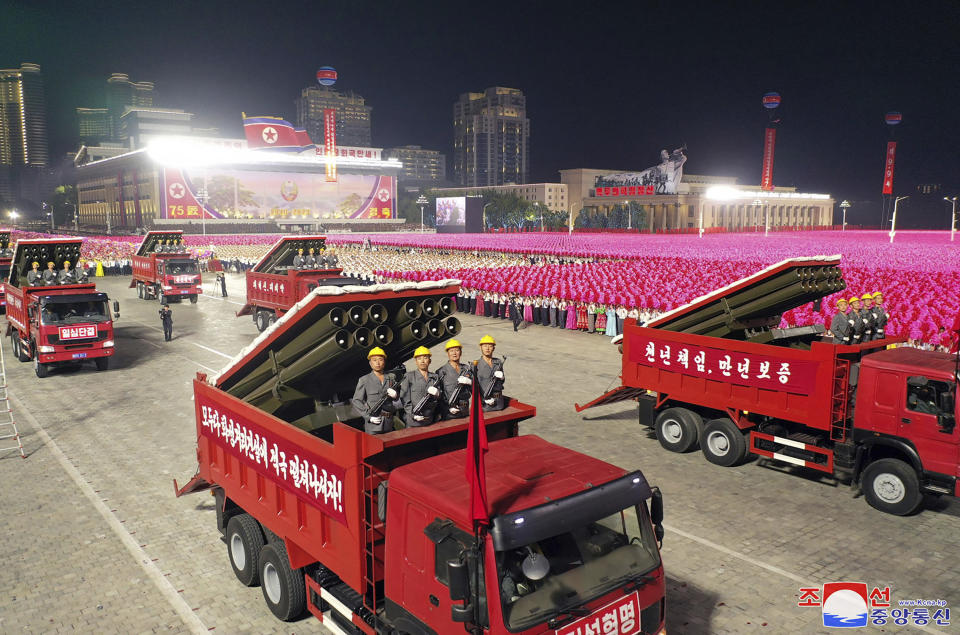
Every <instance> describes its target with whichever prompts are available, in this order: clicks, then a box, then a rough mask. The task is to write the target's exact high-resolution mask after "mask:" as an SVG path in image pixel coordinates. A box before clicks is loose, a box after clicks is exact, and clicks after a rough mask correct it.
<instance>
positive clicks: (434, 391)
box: [400, 346, 440, 428]
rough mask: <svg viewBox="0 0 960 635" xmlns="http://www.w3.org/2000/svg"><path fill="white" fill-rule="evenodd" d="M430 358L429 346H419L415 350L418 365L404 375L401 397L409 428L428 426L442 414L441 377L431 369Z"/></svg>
mask: <svg viewBox="0 0 960 635" xmlns="http://www.w3.org/2000/svg"><path fill="white" fill-rule="evenodd" d="M430 359H431V355H430V349H429V348H427V347H426V346H421V347H419V348H417V350H415V351H414V352H413V361H414V363H415V364H416V365H417V367H416V368H415V369H414V370H411V371H410V372H408V373H407V374H406V375H404V376H403V383H402V384H401V386H400V399H401V400H403V409H404V411H405V412H406V422H407V427H409V428H418V427H421V426H428V425H430V424H432V423H433V422H434V421H436V419H437V416H438V415H439V414H440V408H439V407H438V404H439V403H440V388H438V387H437V384H438V381H437V380H438V379H439V377H438V376H437V374H436V373H434V372H431V371H430ZM417 406H420V407H419V408H418V407H417Z"/></svg>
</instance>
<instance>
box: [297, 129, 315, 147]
mask: <svg viewBox="0 0 960 635" xmlns="http://www.w3.org/2000/svg"><path fill="white" fill-rule="evenodd" d="M293 130H294V132H296V133H297V145H299V146H300V147H301V148H303V147H306V146H312V145H313V141H311V140H310V135H309V134H307V131H306V130H305V129H303V128H294V129H293Z"/></svg>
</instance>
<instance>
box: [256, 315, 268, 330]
mask: <svg viewBox="0 0 960 635" xmlns="http://www.w3.org/2000/svg"><path fill="white" fill-rule="evenodd" d="M269 319H270V317H269V314H268V313H267V312H266V311H257V330H258V331H260V332H261V333H263V332H264V331H266V330H267V320H269Z"/></svg>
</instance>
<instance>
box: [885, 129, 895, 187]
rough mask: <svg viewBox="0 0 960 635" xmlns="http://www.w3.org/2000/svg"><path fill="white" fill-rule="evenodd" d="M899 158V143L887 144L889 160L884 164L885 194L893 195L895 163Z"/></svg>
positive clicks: (889, 142) (891, 142)
mask: <svg viewBox="0 0 960 635" xmlns="http://www.w3.org/2000/svg"><path fill="white" fill-rule="evenodd" d="M896 157H897V142H896V141H888V142H887V158H886V160H885V161H884V162H883V193H884V194H893V162H894V159H896Z"/></svg>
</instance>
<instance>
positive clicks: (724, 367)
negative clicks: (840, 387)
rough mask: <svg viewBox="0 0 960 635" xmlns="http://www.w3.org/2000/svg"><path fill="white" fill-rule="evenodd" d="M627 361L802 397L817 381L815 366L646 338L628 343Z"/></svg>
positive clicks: (645, 336)
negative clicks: (628, 354) (628, 355)
mask: <svg viewBox="0 0 960 635" xmlns="http://www.w3.org/2000/svg"><path fill="white" fill-rule="evenodd" d="M629 361H631V362H635V363H636V364H639V365H641V366H651V367H654V368H660V369H662V370H667V371H672V372H675V373H682V374H684V375H692V376H694V377H701V378H703V379H711V380H714V381H722V382H725V383H729V384H739V385H742V386H756V387H758V388H766V389H769V390H778V391H784V392H791V393H796V394H801V395H809V394H811V393H812V392H814V388H815V385H816V377H817V364H816V363H815V362H804V361H797V360H795V359H789V360H788V359H782V358H777V357H773V356H770V355H761V354H755V353H749V354H748V353H743V352H732V353H731V351H728V350H724V349H716V348H708V347H703V346H687V345H684V344H680V343H679V342H674V341H669V340H661V339H658V338H655V337H650V336H647V335H646V334H644V335H642V336H639V335H638V336H634V337H633V338H632V339H631V341H630V357H629Z"/></svg>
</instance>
